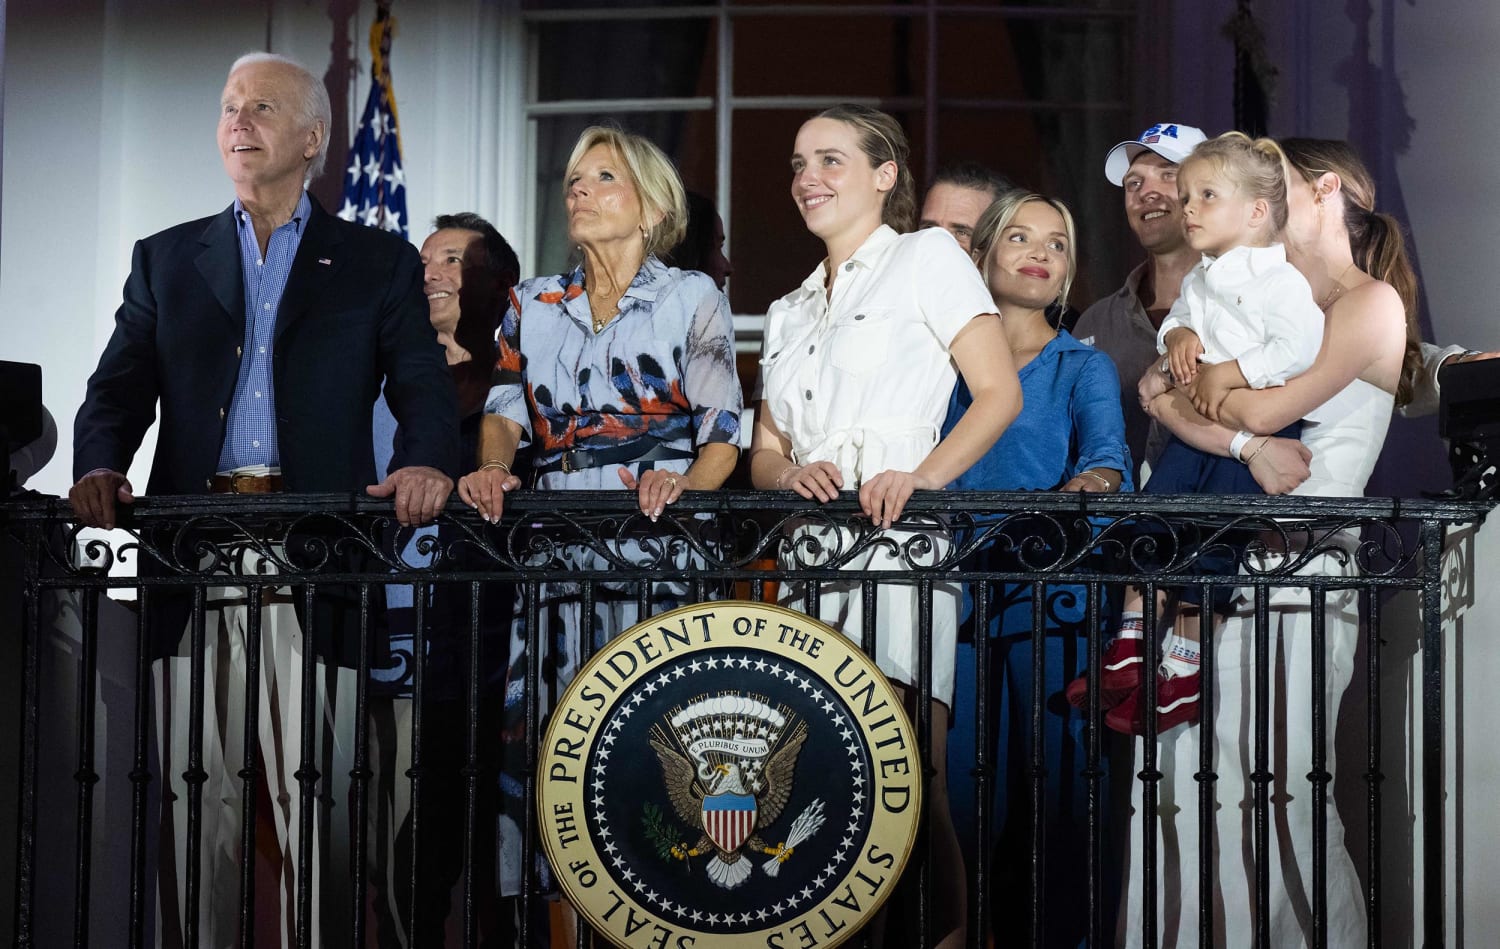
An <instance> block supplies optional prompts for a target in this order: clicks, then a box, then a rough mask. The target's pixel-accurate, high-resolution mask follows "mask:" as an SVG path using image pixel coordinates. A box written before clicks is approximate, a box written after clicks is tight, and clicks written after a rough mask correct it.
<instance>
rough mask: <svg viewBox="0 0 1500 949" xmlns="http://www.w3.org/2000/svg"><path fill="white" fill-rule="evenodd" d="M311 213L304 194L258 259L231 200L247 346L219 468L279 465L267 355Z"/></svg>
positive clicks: (249, 228)
mask: <svg viewBox="0 0 1500 949" xmlns="http://www.w3.org/2000/svg"><path fill="white" fill-rule="evenodd" d="M310 214H312V202H310V201H309V200H308V198H307V192H305V191H304V192H303V193H302V200H301V201H298V202H297V210H296V211H295V212H294V213H293V214H292V219H291V220H290V221H288V222H287V223H285V224H283V225H281V226H280V227H278V228H277V229H276V230H274V231H272V232H271V239H270V240H269V241H267V242H266V256H265V258H264V259H262V258H261V256H260V245H259V244H258V243H257V242H256V240H255V225H254V224H253V223H251V221H250V215H249V214H246V213H245V208H244V206H243V205H242V204H240V200H239V198H235V200H234V219H235V223H236V227H237V229H238V231H239V235H240V270H241V271H242V272H243V273H244V275H245V347H244V352H243V355H242V356H241V357H240V374H239V378H238V380H236V382H235V385H234V398H233V399H232V400H231V401H230V403H229V425H228V427H227V428H226V429H225V430H224V447H223V448H222V449H220V451H219V470H220V471H234V470H235V469H237V468H243V467H245V466H247V465H268V466H272V467H276V466H279V465H280V464H281V452H280V450H279V449H278V447H277V445H276V391H275V387H274V386H273V385H272V375H271V357H272V355H273V351H274V347H273V345H272V343H273V339H274V336H275V333H276V312H277V310H279V309H280V308H281V294H282V291H284V290H285V289H286V281H287V277H288V276H289V275H290V274H291V272H292V261H293V260H294V259H295V258H296V256H297V247H298V246H299V245H300V244H301V243H302V229H303V227H304V226H305V225H306V223H307V218H308V216H309V215H310Z"/></svg>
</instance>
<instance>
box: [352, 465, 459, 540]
mask: <svg viewBox="0 0 1500 949" xmlns="http://www.w3.org/2000/svg"><path fill="white" fill-rule="evenodd" d="M365 492H366V493H367V494H369V495H370V497H372V498H388V497H390V496H391V495H395V496H396V520H397V522H399V523H400V524H401V526H403V527H412V526H415V525H419V524H426V523H429V522H431V521H432V520H433V519H435V518H436V517H437V515H438V511H441V510H442V509H443V505H444V504H446V503H447V501H448V495H450V494H452V493H453V479H451V478H449V477H448V476H447V475H445V474H443V473H442V472H441V471H439V470H437V469H436V468H429V467H427V466H426V465H409V466H408V467H405V468H397V469H396V470H395V471H392V472H391V473H390V475H389V476H388V477H387V478H386V479H385V480H384V481H382V482H380V483H379V484H372V485H370V486H369V487H367V488H365Z"/></svg>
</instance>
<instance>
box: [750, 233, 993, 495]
mask: <svg viewBox="0 0 1500 949" xmlns="http://www.w3.org/2000/svg"><path fill="white" fill-rule="evenodd" d="M825 264H826V261H825ZM994 312H995V303H994V300H992V299H991V297H990V293H989V290H988V289H987V288H986V287H985V285H984V280H983V278H982V277H981V276H980V274H979V270H978V268H977V267H975V266H974V262H973V261H972V260H970V259H969V255H968V254H965V253H964V251H963V249H962V248H961V247H959V246H958V242H957V241H955V240H954V239H953V236H952V235H951V234H949V233H948V232H947V231H945V230H943V229H942V228H936V227H934V228H928V229H926V230H921V231H916V232H913V233H911V234H897V233H896V232H895V231H894V230H892V229H891V228H890V227H887V226H885V225H881V226H880V227H879V228H877V229H876V230H875V232H874V233H873V234H871V235H870V236H869V238H868V239H866V240H865V242H864V243H863V244H862V245H860V248H859V250H857V251H855V252H854V256H852V257H851V258H850V259H849V260H848V261H847V262H846V263H844V264H843V265H842V266H841V267H840V270H839V274H838V278H837V279H836V280H835V281H834V284H833V298H832V299H831V300H830V299H828V295H827V292H826V283H825V280H824V264H819V265H818V268H817V269H816V270H814V271H813V272H812V273H811V274H810V275H808V278H807V279H806V280H804V281H803V282H802V285H801V286H800V287H798V288H797V289H796V290H793V291H792V292H791V293H788V294H787V295H786V296H784V297H782V298H781V299H780V300H777V301H776V302H775V303H772V304H771V307H770V309H769V310H768V311H767V313H766V324H765V336H764V343H763V346H762V349H761V370H760V381H759V382H758V383H757V384H756V392H755V398H757V399H760V400H763V401H764V403H765V405H764V408H765V409H766V410H769V411H770V413H771V418H772V419H773V420H774V421H775V423H776V426H777V427H778V428H779V429H780V430H781V432H782V433H783V434H784V435H786V437H787V438H788V439H790V440H791V443H792V458H793V460H794V461H796V462H797V463H798V464H808V463H810V462H814V461H831V462H833V463H834V464H835V465H837V466H838V468H839V471H840V472H841V473H842V474H843V476H844V487H845V488H846V489H848V488H854V487H857V486H858V485H859V484H860V483H861V482H862V481H863V480H864V479H865V478H870V477H874V476H875V475H877V474H879V473H880V472H882V471H886V470H888V469H894V470H898V471H910V470H912V469H913V468H915V467H916V466H917V465H919V464H920V463H921V462H922V460H923V459H924V458H926V457H927V454H928V453H929V452H930V451H932V448H933V446H935V445H936V444H937V442H938V437H939V430H940V429H941V427H942V424H943V419H944V416H945V415H946V414H947V411H948V397H949V396H950V395H951V394H952V392H953V386H954V384H955V382H956V381H957V378H958V373H957V370H956V368H955V366H954V364H953V360H952V358H951V357H950V356H949V354H948V350H949V347H950V346H951V345H952V343H953V338H954V337H955V336H957V335H958V333H959V331H960V330H962V329H963V328H964V327H965V326H966V325H968V322H969V321H970V320H972V319H973V318H974V317H976V316H979V315H980V314H984V313H994Z"/></svg>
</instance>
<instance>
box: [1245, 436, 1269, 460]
mask: <svg viewBox="0 0 1500 949" xmlns="http://www.w3.org/2000/svg"><path fill="white" fill-rule="evenodd" d="M1269 444H1271V436H1269V435H1267V436H1265V441H1263V442H1261V443H1260V447H1259V448H1257V449H1255V450H1254V451H1252V452H1251V453H1250V457H1249V458H1246V459H1245V464H1246V465H1247V466H1248V465H1249V464H1250V462H1252V461H1254V460H1255V456H1256V455H1258V454H1260V453H1261V452H1263V451H1265V450H1266V446H1267V445H1269Z"/></svg>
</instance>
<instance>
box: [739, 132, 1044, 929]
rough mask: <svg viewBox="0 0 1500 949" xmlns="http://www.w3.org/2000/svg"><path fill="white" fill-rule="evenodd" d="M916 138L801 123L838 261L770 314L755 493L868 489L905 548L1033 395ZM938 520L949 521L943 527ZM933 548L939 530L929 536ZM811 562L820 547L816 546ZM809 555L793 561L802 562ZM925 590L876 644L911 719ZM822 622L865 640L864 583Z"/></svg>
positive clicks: (902, 592)
mask: <svg viewBox="0 0 1500 949" xmlns="http://www.w3.org/2000/svg"><path fill="white" fill-rule="evenodd" d="M907 155H908V149H907V144H906V136H905V134H904V133H903V132H902V130H901V127H900V125H898V124H897V123H896V121H895V120H894V119H892V118H891V117H890V116H888V115H886V114H884V113H882V112H879V111H876V110H875V109H870V108H865V107H863V106H852V105H842V106H836V107H834V108H832V109H828V110H826V111H824V112H822V113H820V114H818V115H816V116H814V117H812V118H810V119H808V120H807V121H806V122H805V123H803V125H802V127H801V129H800V130H799V131H798V132H797V138H796V142H795V144H794V146H793V153H792V168H791V170H792V183H791V184H792V187H791V192H792V200H793V201H794V202H795V203H796V205H797V210H798V212H799V213H800V214H801V215H802V218H803V221H804V222H805V223H806V224H807V229H808V230H809V231H811V232H812V233H813V234H815V235H817V236H818V237H819V238H821V239H822V240H823V243H824V245H825V247H826V249H827V252H828V256H827V257H826V258H825V259H824V260H823V262H822V263H820V264H819V265H818V267H817V268H816V269H815V270H814V271H813V272H812V273H811V274H810V275H809V276H808V278H807V279H806V280H805V281H803V283H802V285H801V286H800V287H798V288H797V289H795V290H793V291H792V292H791V293H789V294H787V295H786V296H784V297H782V298H781V299H780V300H777V301H776V302H775V303H773V304H771V307H770V309H769V311H768V312H767V314H766V327H765V342H764V350H763V353H764V357H763V359H762V360H761V376H760V382H759V384H758V386H757V393H756V396H755V398H756V399H757V400H758V403H759V404H758V405H757V406H756V412H755V434H754V439H753V442H752V446H751V456H750V472H751V478H752V480H753V482H754V484H755V486H756V487H757V488H762V489H774V490H791V491H795V492H797V493H798V494H799V495H801V496H802V497H804V498H808V499H816V500H818V501H824V502H826V501H832V500H834V499H835V498H836V497H838V494H839V492H840V491H841V490H846V489H857V490H858V492H859V502H860V507H861V509H862V510H863V511H864V513H865V515H866V516H867V517H869V518H870V520H871V521H872V522H873V524H874V525H875V526H876V527H877V528H880V529H882V530H884V531H885V534H886V536H885V538H884V539H888V540H893V541H895V542H896V544H897V545H901V544H904V543H905V542H906V541H908V540H912V539H915V538H918V535H919V534H921V533H923V532H921V531H915V530H910V529H907V530H901V529H897V530H891V529H890V528H891V527H892V525H893V524H895V523H896V522H897V521H898V520H899V519H900V517H901V513H902V510H903V508H904V507H905V505H906V502H907V501H908V500H909V499H910V497H911V495H912V492H913V491H916V490H936V489H939V488H942V487H944V486H945V485H947V484H948V483H949V482H950V481H952V480H953V479H954V478H955V477H957V476H958V475H959V474H961V473H962V472H964V471H965V470H966V469H967V468H968V467H969V466H970V465H971V464H973V463H974V462H975V461H976V460H977V459H978V458H979V457H981V456H982V455H983V454H984V453H985V452H986V451H987V450H988V449H989V448H990V446H991V445H993V444H994V443H995V440H996V439H997V438H999V437H1000V433H1001V432H1002V431H1004V429H1005V427H1006V426H1007V425H1008V424H1010V422H1011V420H1012V419H1013V418H1015V416H1016V413H1017V412H1019V411H1020V408H1021V393H1020V384H1019V382H1018V381H1017V379H1016V371H1015V368H1014V367H1013V365H1012V362H1011V357H1010V349H1009V347H1008V345H1007V343H1006V339H1005V334H1004V331H1003V330H1002V329H1001V326H1000V320H999V317H998V316H997V315H996V314H995V304H994V301H993V300H992V299H991V298H990V294H989V291H988V289H986V287H985V285H984V281H983V280H982V279H981V278H980V276H979V271H978V270H977V269H976V268H975V267H974V263H973V261H971V260H970V259H969V257H968V255H967V254H965V253H964V251H963V250H962V249H961V248H960V247H959V246H958V242H957V241H955V240H954V239H953V237H952V235H950V234H948V233H947V232H946V231H943V230H941V229H939V228H933V229H931V230H924V231H917V232H914V233H907V232H909V231H911V228H912V225H913V223H914V218H915V213H914V212H915V209H916V195H915V186H914V184H913V181H912V177H911V170H910V168H909V167H908V166H907ZM959 373H961V374H962V375H963V378H964V380H965V381H966V382H967V383H968V386H969V390H970V392H972V393H973V396H974V402H973V404H972V406H971V407H970V409H969V411H968V412H967V413H965V414H964V416H963V418H962V419H961V420H960V421H959V422H958V424H957V425H956V426H955V427H954V428H953V430H952V431H951V432H950V434H949V435H948V436H947V437H946V438H940V437H939V431H940V429H941V427H942V424H943V418H944V416H945V414H946V412H947V407H948V397H949V395H950V394H951V393H952V391H953V386H954V383H955V382H956V381H957V376H958V374H959ZM934 526H935V525H934ZM925 533H927V534H928V537H929V539H930V540H931V541H932V542H933V544H934V547H935V550H936V551H937V552H939V553H940V552H941V550H942V549H944V545H943V542H942V537H941V536H940V531H931V530H929V531H927V532H925ZM792 539H799V540H806V541H810V542H815V543H817V544H821V545H823V550H824V551H825V553H824V554H823V555H822V556H821V557H816V558H814V559H818V560H821V561H822V562H828V561H827V553H826V552H827V551H828V550H830V549H835V548H836V549H842V550H847V549H848V545H849V543H851V542H852V540H853V539H854V538H853V534H852V533H851V532H849V531H847V530H841V529H838V528H836V527H834V526H833V525H832V524H828V525H824V526H822V527H819V526H811V525H810V526H808V527H806V528H804V529H803V530H802V531H800V532H799V534H798V535H796V537H795V538H789V541H790V540H792ZM803 549H804V554H803V558H804V559H805V558H806V556H807V554H806V550H807V549H810V548H803ZM798 560H799V557H798V555H797V553H796V552H795V551H787V552H786V553H784V554H783V561H784V562H785V563H787V564H795V563H797V562H798ZM844 565H845V566H847V567H848V568H850V569H855V570H900V569H901V568H902V566H903V564H902V560H901V557H900V555H899V554H897V553H895V552H894V551H893V549H891V548H890V547H887V546H885V545H878V546H875V547H873V548H869V549H867V550H866V551H864V552H862V553H861V554H859V555H858V556H856V557H854V558H853V559H852V560H849V561H848V562H847V563H845V564H844ZM798 586H799V585H797V584H783V586H782V599H783V601H784V602H786V603H787V605H790V606H793V607H800V606H801V605H802V604H803V600H802V597H801V595H800V594H801V592H802V591H801V590H800V589H798ZM956 592H957V591H956V588H955V586H954V585H952V584H939V585H937V586H936V587H935V589H934V593H933V596H932V600H933V602H932V664H931V672H932V695H933V704H932V711H933V722H932V733H931V738H932V744H931V755H932V757H931V759H930V760H932V761H934V762H938V763H939V767H938V769H937V775H936V777H935V779H934V780H933V782H932V784H931V786H930V788H929V789H928V794H929V798H928V801H929V802H930V807H929V810H928V813H929V814H930V815H931V817H932V821H933V824H932V834H933V840H934V845H935V847H936V848H937V851H936V853H937V855H938V856H937V861H938V863H937V867H936V875H935V876H934V881H935V882H936V883H937V885H936V886H935V887H934V893H935V895H936V903H935V905H934V907H933V911H934V914H935V916H934V919H935V922H936V925H934V927H933V932H934V933H935V934H937V935H938V936H939V937H941V938H942V941H941V942H939V943H938V945H941V946H947V945H950V944H951V945H959V944H962V941H963V936H964V932H963V920H964V891H963V882H962V881H963V879H964V875H963V869H962V859H961V858H960V857H959V855H958V847H957V841H956V839H955V837H954V834H953V826H952V822H951V819H950V817H949V815H948V800H947V791H946V778H945V776H944V771H943V768H942V767H941V763H942V762H943V761H944V759H945V749H946V740H947V731H948V703H951V702H952V696H953V650H954V643H955V628H956V618H957V603H956V598H955V597H956ZM919 606H920V604H919V601H918V594H917V589H916V587H915V586H914V585H913V584H909V583H899V582H893V583H882V584H880V585H879V587H878V588H877V595H876V607H875V610H876V616H875V620H876V622H875V627H874V628H875V630H876V634H875V641H874V642H873V643H866V644H865V648H866V650H867V651H868V652H870V653H871V655H872V656H874V657H875V659H876V661H877V663H878V664H879V666H880V668H881V670H882V671H883V672H885V674H886V675H888V676H890V677H891V678H892V679H894V680H895V681H896V682H897V683H899V684H900V685H902V686H904V687H905V692H904V694H905V696H906V697H907V699H908V707H909V708H910V706H911V704H912V703H911V699H912V698H913V697H914V694H915V690H916V686H917V682H918V668H919V666H918V642H917V639H918V611H919ZM818 614H819V617H820V618H821V619H822V620H823V621H824V622H827V623H830V624H831V625H833V626H835V627H836V628H838V629H840V630H842V631H843V632H844V633H845V634H846V635H848V636H850V637H852V638H859V637H860V636H861V635H862V632H863V628H864V624H863V611H862V595H861V586H860V584H859V583H844V584H832V583H828V584H824V585H823V586H822V597H821V599H820V601H819V603H818Z"/></svg>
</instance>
